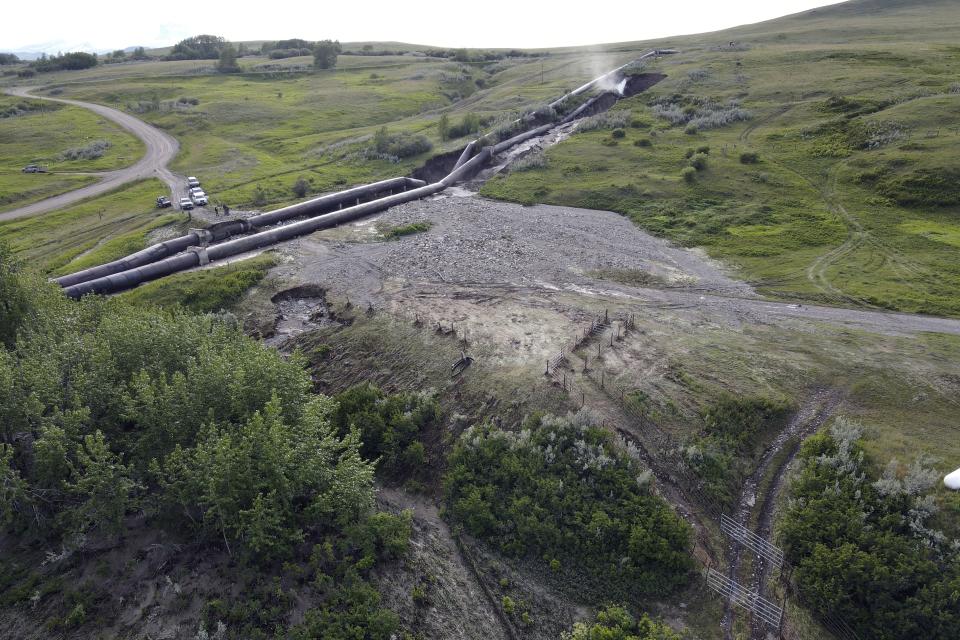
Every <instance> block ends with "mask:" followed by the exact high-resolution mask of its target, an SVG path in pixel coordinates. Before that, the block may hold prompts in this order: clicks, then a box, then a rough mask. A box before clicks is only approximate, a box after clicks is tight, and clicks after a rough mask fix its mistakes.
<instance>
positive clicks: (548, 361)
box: [544, 358, 550, 376]
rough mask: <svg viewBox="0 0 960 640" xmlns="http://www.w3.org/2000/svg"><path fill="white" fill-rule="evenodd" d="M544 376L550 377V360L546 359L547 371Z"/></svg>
mask: <svg viewBox="0 0 960 640" xmlns="http://www.w3.org/2000/svg"><path fill="white" fill-rule="evenodd" d="M544 375H547V376H548V375H550V358H547V371H546V373H544Z"/></svg>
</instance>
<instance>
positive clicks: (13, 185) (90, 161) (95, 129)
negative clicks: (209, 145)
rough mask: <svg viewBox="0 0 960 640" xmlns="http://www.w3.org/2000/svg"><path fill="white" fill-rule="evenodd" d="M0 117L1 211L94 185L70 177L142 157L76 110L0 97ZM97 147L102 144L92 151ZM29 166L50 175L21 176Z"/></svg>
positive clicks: (109, 125)
mask: <svg viewBox="0 0 960 640" xmlns="http://www.w3.org/2000/svg"><path fill="white" fill-rule="evenodd" d="M0 114H7V115H6V117H0V211H5V210H9V209H15V208H17V207H19V206H22V205H24V204H28V203H30V202H33V201H35V200H40V199H43V198H46V197H49V196H52V195H56V194H58V193H63V192H65V191H70V190H72V189H76V188H79V187H82V186H84V185H86V184H89V183H91V182H93V181H94V180H95V178H94V177H93V176H85V175H73V174H72V172H87V171H108V170H110V169H119V168H121V167H125V166H128V165H131V164H133V163H134V162H136V161H137V160H139V159H140V156H141V155H143V143H142V142H140V140H138V139H137V138H135V137H134V136H133V135H131V134H129V133H127V132H126V131H124V130H123V129H121V128H120V127H119V126H118V125H116V124H114V123H113V122H110V121H109V120H106V119H104V118H101V117H100V116H98V115H96V114H94V113H91V112H90V111H88V110H86V109H82V108H80V107H73V106H69V105H61V104H56V103H52V102H45V101H39V100H31V99H27V98H16V97H13V96H0ZM99 142H103V143H106V144H105V145H100V146H102V147H104V148H102V149H101V150H100V151H96V150H94V149H95V145H96V143H99ZM84 156H86V157H84ZM94 156H99V157H94ZM30 163H35V164H39V165H43V166H45V167H46V168H47V169H48V170H49V171H52V172H55V173H54V174H53V175H51V174H24V173H21V169H23V167H24V166H25V165H27V164H30ZM61 172H63V173H61Z"/></svg>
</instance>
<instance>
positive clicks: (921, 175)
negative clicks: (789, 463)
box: [876, 168, 960, 207]
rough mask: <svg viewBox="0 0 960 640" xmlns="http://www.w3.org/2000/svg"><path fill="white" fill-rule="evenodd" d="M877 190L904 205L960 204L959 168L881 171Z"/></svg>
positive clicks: (950, 205) (948, 205)
mask: <svg viewBox="0 0 960 640" xmlns="http://www.w3.org/2000/svg"><path fill="white" fill-rule="evenodd" d="M876 190H877V192H879V193H880V195H882V196H884V197H886V198H890V199H891V200H893V201H894V202H896V203H897V204H899V205H902V206H905V207H952V206H956V205H958V204H960V171H958V170H957V169H951V168H940V169H917V170H915V171H911V172H909V173H906V174H903V175H897V174H892V173H889V172H882V175H881V176H880V179H879V180H877V182H876Z"/></svg>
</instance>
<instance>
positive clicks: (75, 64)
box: [30, 51, 97, 72]
mask: <svg viewBox="0 0 960 640" xmlns="http://www.w3.org/2000/svg"><path fill="white" fill-rule="evenodd" d="M30 66H31V67H33V68H34V69H36V70H37V71H40V72H46V71H61V70H64V69H65V70H68V71H76V70H78V69H89V68H91V67H95V66H97V56H96V55H94V54H92V53H83V52H80V51H75V52H72V53H64V54H61V55H57V56H51V57H47V56H46V54H44V55H43V56H41V57H40V59H39V60H35V61H33V62H31V63H30Z"/></svg>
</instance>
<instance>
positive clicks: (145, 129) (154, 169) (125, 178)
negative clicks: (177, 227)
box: [0, 87, 185, 220]
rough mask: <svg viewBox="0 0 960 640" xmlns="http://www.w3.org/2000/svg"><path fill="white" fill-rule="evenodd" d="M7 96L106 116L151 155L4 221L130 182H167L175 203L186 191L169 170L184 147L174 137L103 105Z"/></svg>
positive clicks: (25, 92) (23, 91)
mask: <svg viewBox="0 0 960 640" xmlns="http://www.w3.org/2000/svg"><path fill="white" fill-rule="evenodd" d="M7 93H9V94H10V95H14V96H18V97H21V98H35V99H39V100H52V101H54V102H62V103H64V104H70V105H73V106H76V107H82V108H84V109H89V110H90V111H93V112H94V113H96V114H98V115H100V116H103V117H104V118H107V119H108V120H112V121H113V122H116V123H117V124H118V125H120V126H121V127H123V128H124V129H126V130H127V131H129V132H130V133H132V134H133V135H135V136H137V137H138V138H140V139H141V140H143V144H144V145H145V146H146V148H147V152H146V153H145V154H144V155H143V157H142V158H140V160H139V161H138V162H137V163H136V164H134V165H132V166H130V167H127V168H125V169H118V170H116V171H105V172H103V173H99V174H96V175H99V176H101V177H102V179H101V180H100V182H97V183H96V184H92V185H88V186H86V187H81V188H80V189H75V190H73V191H68V192H67V193H63V194H60V195H58V196H53V197H52V198H47V199H45V200H40V201H39V202H34V203H33V204H28V205H25V206H23V207H20V208H19V209H13V210H12V211H7V212H5V213H0V220H13V219H15V218H22V217H24V216H30V215H35V214H38V213H46V212H48V211H54V210H56V209H60V208H62V207H66V206H67V205H70V204H73V203H74V202H79V201H80V200H84V199H86V198H91V197H93V196H97V195H100V194H101V193H106V192H107V191H111V190H113V189H116V188H117V187H119V186H122V185H124V184H127V183H129V182H134V181H136V180H142V179H144V178H159V179H160V180H163V181H164V182H165V183H167V185H168V186H169V187H170V191H171V195H172V196H174V199H176V198H177V197H179V195H180V191H183V185H184V183H185V179H184V178H183V177H181V176H178V175H176V174H174V173H172V172H171V171H170V170H169V169H167V164H168V163H169V162H170V161H171V160H172V159H173V157H174V156H175V155H176V154H177V151H178V150H179V149H180V144H179V143H178V142H177V141H176V139H175V138H174V137H173V136H171V135H169V134H167V133H164V132H163V131H160V130H159V129H157V128H156V127H153V126H151V125H149V124H147V123H146V122H143V121H142V120H139V119H137V118H135V117H133V116H131V115H129V114H126V113H123V112H122V111H118V110H117V109H112V108H110V107H105V106H103V105H99V104H91V103H89V102H80V101H79V100H68V99H66V98H49V97H47V96H39V95H34V94H32V93H30V88H29V87H13V88H10V89H7Z"/></svg>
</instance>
